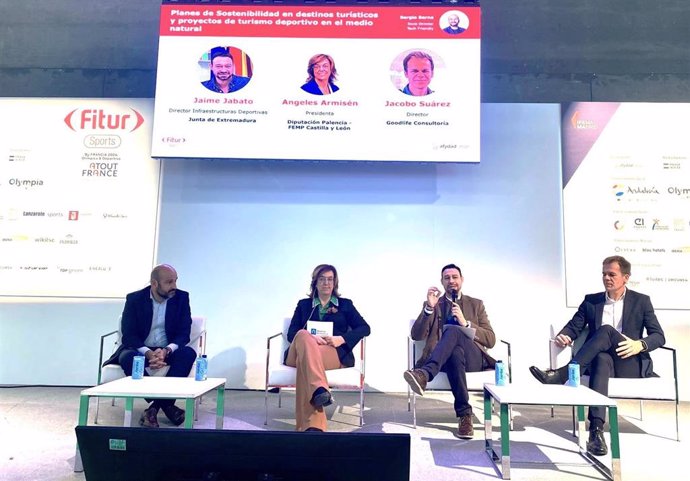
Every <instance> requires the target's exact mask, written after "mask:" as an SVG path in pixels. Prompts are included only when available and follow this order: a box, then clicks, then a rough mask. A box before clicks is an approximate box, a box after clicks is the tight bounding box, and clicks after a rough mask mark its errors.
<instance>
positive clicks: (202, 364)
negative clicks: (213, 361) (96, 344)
mask: <svg viewBox="0 0 690 481" xmlns="http://www.w3.org/2000/svg"><path fill="white" fill-rule="evenodd" d="M207 372H208V358H207V357H206V354H204V355H203V356H199V357H197V358H196V372H195V373H194V379H195V380H197V381H205V380H206V378H207Z"/></svg>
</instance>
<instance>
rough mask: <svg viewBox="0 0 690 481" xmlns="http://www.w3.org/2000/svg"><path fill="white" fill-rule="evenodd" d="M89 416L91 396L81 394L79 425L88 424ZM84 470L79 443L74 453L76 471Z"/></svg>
mask: <svg viewBox="0 0 690 481" xmlns="http://www.w3.org/2000/svg"><path fill="white" fill-rule="evenodd" d="M88 418H89V396H79V419H78V424H79V426H86V424H87V422H88ZM82 471H84V466H83V464H82V462H81V453H80V452H79V443H77V449H76V451H75V453H74V472H75V473H81V472H82Z"/></svg>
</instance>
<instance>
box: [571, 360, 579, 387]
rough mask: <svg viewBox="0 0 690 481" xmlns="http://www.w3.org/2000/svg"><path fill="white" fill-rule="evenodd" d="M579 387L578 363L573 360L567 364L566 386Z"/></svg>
mask: <svg viewBox="0 0 690 481" xmlns="http://www.w3.org/2000/svg"><path fill="white" fill-rule="evenodd" d="M579 385H580V363H579V362H577V361H575V360H573V361H570V364H568V386H572V387H578V386H579Z"/></svg>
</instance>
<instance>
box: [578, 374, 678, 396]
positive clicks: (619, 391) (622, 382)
mask: <svg viewBox="0 0 690 481" xmlns="http://www.w3.org/2000/svg"><path fill="white" fill-rule="evenodd" d="M581 382H582V384H584V385H586V386H588V385H589V376H582V379H581ZM608 397H610V398H614V399H648V400H657V401H675V399H676V388H675V383H674V382H673V379H672V378H663V377H644V378H633V379H629V378H621V377H613V378H611V379H609V396H608Z"/></svg>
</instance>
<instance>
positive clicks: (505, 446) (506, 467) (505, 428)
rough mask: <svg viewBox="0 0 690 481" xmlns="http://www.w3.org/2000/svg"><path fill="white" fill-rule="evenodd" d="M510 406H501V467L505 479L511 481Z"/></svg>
mask: <svg viewBox="0 0 690 481" xmlns="http://www.w3.org/2000/svg"><path fill="white" fill-rule="evenodd" d="M508 407H509V405H508V404H501V466H502V468H503V479H510V419H509V416H508Z"/></svg>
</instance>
